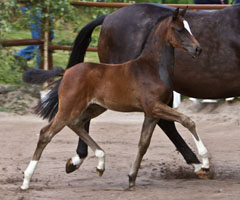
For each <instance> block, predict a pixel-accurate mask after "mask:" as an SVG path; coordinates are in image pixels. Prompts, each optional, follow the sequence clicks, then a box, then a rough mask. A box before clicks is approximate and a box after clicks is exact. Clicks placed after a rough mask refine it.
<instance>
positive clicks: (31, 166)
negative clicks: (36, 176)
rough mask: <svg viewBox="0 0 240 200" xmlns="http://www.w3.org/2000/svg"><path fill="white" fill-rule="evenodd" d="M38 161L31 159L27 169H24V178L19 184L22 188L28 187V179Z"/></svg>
mask: <svg viewBox="0 0 240 200" xmlns="http://www.w3.org/2000/svg"><path fill="white" fill-rule="evenodd" d="M37 163H38V161H36V160H31V162H30V163H29V165H28V167H27V169H26V170H25V171H24V179H23V184H22V186H21V189H22V190H26V189H28V188H29V184H30V180H31V178H32V175H33V173H34V171H35V169H36V167H37Z"/></svg>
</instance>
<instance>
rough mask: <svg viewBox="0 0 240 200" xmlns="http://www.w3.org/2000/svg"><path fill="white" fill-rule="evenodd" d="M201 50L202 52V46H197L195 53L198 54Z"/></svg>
mask: <svg viewBox="0 0 240 200" xmlns="http://www.w3.org/2000/svg"><path fill="white" fill-rule="evenodd" d="M201 52H202V48H201V47H197V48H196V55H200V53H201Z"/></svg>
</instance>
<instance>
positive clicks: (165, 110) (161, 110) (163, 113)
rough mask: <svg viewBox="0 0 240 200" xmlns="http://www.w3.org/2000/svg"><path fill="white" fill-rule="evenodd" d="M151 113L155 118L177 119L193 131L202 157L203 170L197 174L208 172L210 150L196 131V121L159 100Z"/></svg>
mask: <svg viewBox="0 0 240 200" xmlns="http://www.w3.org/2000/svg"><path fill="white" fill-rule="evenodd" d="M151 115H152V116H153V117H154V118H155V117H156V118H160V119H165V120H171V121H177V122H179V123H181V124H182V125H183V126H184V127H186V128H188V130H189V131H190V132H191V133H192V135H193V139H194V142H195V144H196V146H197V150H198V154H199V156H200V157H201V159H202V164H201V170H200V171H198V172H197V174H199V175H202V174H206V171H208V170H209V159H208V151H207V149H206V147H205V146H204V144H203V143H202V140H201V139H200V137H199V136H198V134H197V132H196V127H195V123H194V122H193V121H192V120H191V119H190V118H189V117H187V116H186V115H184V114H181V113H179V112H177V111H176V110H174V109H173V108H171V107H169V106H167V105H165V104H162V103H160V102H157V103H156V104H155V105H154V106H153V109H152V113H151Z"/></svg>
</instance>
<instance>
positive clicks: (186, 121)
mask: <svg viewBox="0 0 240 200" xmlns="http://www.w3.org/2000/svg"><path fill="white" fill-rule="evenodd" d="M182 125H183V126H184V127H186V128H188V129H190V130H194V129H195V128H196V124H195V122H194V121H193V120H191V119H190V118H189V117H187V116H184V117H183V119H182Z"/></svg>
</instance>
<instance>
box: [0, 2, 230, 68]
mask: <svg viewBox="0 0 240 200" xmlns="http://www.w3.org/2000/svg"><path fill="white" fill-rule="evenodd" d="M71 5H73V6H77V7H80V6H86V7H108V8H122V7H125V6H128V5H131V3H106V2H87V1H86V2H79V1H73V2H71ZM164 5H167V6H171V7H178V8H186V7H188V8H189V9H193V10H199V9H204V10H216V9H223V8H226V7H228V6H230V5H208V4H204V5H201V4H200V5H197V4H164ZM44 21H45V22H46V20H44ZM45 22H44V23H45ZM45 42H46V41H45V40H44V32H43V33H42V37H41V38H39V39H21V40H5V41H0V43H1V45H2V46H3V47H12V46H23V45H40V50H41V56H42V57H43V58H42V59H41V60H42V62H41V68H42V69H43V68H44V66H45V65H46V63H47V65H48V67H47V68H48V69H52V67H53V63H52V53H53V51H55V50H67V51H71V50H72V46H67V45H52V44H51V41H50V38H49V40H48V42H47V43H48V48H47V53H46V54H44V48H43V45H44V44H45ZM87 51H93V52H96V51H97V48H95V47H89V48H88V49H87ZM44 55H47V58H46V56H45V57H44Z"/></svg>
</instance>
